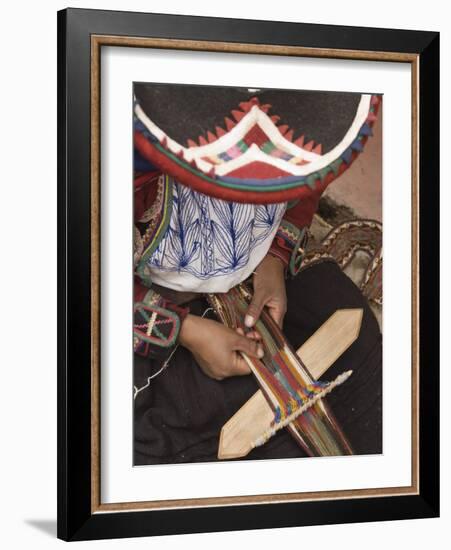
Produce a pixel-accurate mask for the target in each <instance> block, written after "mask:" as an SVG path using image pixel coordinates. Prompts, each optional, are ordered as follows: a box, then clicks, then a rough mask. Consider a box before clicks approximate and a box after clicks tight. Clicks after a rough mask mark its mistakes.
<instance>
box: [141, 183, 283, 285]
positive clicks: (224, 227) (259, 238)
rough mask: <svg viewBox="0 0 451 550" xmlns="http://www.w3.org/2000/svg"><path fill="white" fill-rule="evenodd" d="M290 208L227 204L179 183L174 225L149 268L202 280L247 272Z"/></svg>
mask: <svg viewBox="0 0 451 550" xmlns="http://www.w3.org/2000/svg"><path fill="white" fill-rule="evenodd" d="M285 208H286V204H270V205H253V204H241V203H232V202H227V201H223V200H220V199H215V198H212V197H208V196H207V195H203V194H201V193H197V192H196V191H194V190H192V189H190V188H188V187H185V186H183V185H181V184H179V183H177V182H176V181H174V182H173V206H172V215H171V221H170V224H169V227H168V229H167V231H166V234H165V235H164V237H163V239H162V241H161V242H160V244H159V246H158V248H157V249H156V250H155V252H154V253H153V255H152V256H151V257H150V259H149V261H148V265H149V267H150V268H152V267H153V268H156V269H158V270H161V271H170V272H179V273H183V272H185V273H190V274H191V275H193V276H195V277H197V278H199V279H207V278H210V277H215V276H219V275H225V274H227V273H230V272H232V271H236V270H238V269H241V268H242V267H244V266H245V265H246V264H247V263H248V261H249V257H250V254H251V252H252V250H253V249H254V248H255V247H256V246H258V245H259V244H261V243H262V242H263V241H264V240H265V239H266V238H267V237H268V236H269V235H270V234H271V232H272V231H273V230H274V229H275V226H276V225H277V226H278V225H279V223H280V220H281V218H282V216H283V213H284V212H285Z"/></svg>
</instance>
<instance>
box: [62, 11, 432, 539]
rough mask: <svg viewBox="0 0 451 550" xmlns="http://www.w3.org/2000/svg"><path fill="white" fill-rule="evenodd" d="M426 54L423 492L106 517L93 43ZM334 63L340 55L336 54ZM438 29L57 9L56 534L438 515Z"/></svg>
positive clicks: (422, 74)
mask: <svg viewBox="0 0 451 550" xmlns="http://www.w3.org/2000/svg"><path fill="white" fill-rule="evenodd" d="M93 35H105V36H107V35H108V36H121V37H124V36H128V37H153V38H161V39H173V40H191V41H200V42H202V41H216V42H225V43H240V44H267V45H279V46H297V47H304V48H321V49H330V50H340V51H342V52H349V51H356V52H359V51H366V52H379V54H380V55H381V56H382V57H383V55H384V54H385V53H390V52H397V53H399V54H412V55H414V56H416V58H417V65H416V66H417V69H418V87H417V90H416V93H417V99H418V113H419V116H418V121H417V123H418V158H417V159H415V158H414V162H415V160H416V162H418V166H419V168H418V190H419V197H418V199H419V212H418V215H419V237H418V238H419V242H418V245H419V278H418V281H419V283H418V284H419V287H418V304H417V305H418V308H419V315H418V327H419V331H418V334H419V363H418V364H419V386H418V403H419V413H420V414H419V425H418V433H419V439H418V444H419V457H418V463H417V467H418V476H419V488H418V494H415V495H410V494H409V495H396V496H386V495H385V496H376V497H368V498H357V499H355V498H354V499H353V498H339V499H333V500H324V501H322V500H315V501H310V502H285V503H265V504H251V505H243V504H240V505H227V506H219V507H213V506H206V507H198V508H186V509H183V508H172V509H153V510H135V511H129V510H126V509H123V510H121V511H114V512H107V513H97V512H96V511H95V510H94V511H93V507H92V445H93V444H94V442H93V440H92V438H91V437H90V435H89V434H91V397H92V394H91V392H92V390H91V388H92V372H91V353H92V327H91V320H92V319H91V315H92V309H91V305H92V304H91V296H92V294H91V293H92V287H91V284H92V279H91V258H92V253H93V251H92V248H91V223H90V222H91V212H92V211H91V185H90V181H91V177H92V173H91V138H92V136H91V105H92V104H91V54H92V49H91V47H92V46H91V37H92V36H93ZM330 57H334V55H333V54H331V55H330ZM438 212H439V33H436V32H423V31H408V30H391V29H376V28H357V27H342V26H330V25H313V24H300V23H280V22H271V21H250V20H239V19H219V18H208V17H191V16H175V15H160V14H146V13H131V12H114V11H101V10H84V9H67V10H63V11H60V12H59V13H58V537H59V538H61V539H64V540H87V539H100V538H116V537H135V536H149V535H165V534H179V533H200V532H213V531H231V530H241V529H260V528H276V527H289V526H301V525H316V524H332V523H351V522H366V521H382V520H394V519H413V518H427V517H436V516H438V515H439V330H438V327H439V267H438V266H439V218H438Z"/></svg>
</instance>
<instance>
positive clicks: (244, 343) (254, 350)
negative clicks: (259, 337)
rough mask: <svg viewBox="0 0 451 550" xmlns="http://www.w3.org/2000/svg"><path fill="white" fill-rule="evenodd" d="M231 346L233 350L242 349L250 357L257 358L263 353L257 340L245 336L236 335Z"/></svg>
mask: <svg viewBox="0 0 451 550" xmlns="http://www.w3.org/2000/svg"><path fill="white" fill-rule="evenodd" d="M233 348H234V351H242V352H243V353H246V354H247V355H250V356H251V357H258V358H259V359H261V358H262V357H263V355H264V351H263V348H262V346H261V345H260V344H259V343H258V342H257V341H255V340H252V339H251V338H246V337H245V336H240V335H239V336H237V338H236V341H235V342H234V346H233Z"/></svg>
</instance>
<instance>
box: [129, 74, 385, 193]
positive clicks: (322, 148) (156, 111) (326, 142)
mask: <svg viewBox="0 0 451 550" xmlns="http://www.w3.org/2000/svg"><path fill="white" fill-rule="evenodd" d="M134 102H135V103H134V116H135V119H134V120H135V124H134V144H135V151H136V156H135V170H140V169H144V168H145V167H146V166H147V167H154V168H157V169H159V170H162V171H164V172H165V173H167V174H169V175H170V176H172V177H174V178H176V179H177V181H179V182H180V183H182V184H184V185H187V186H189V187H192V188H194V189H196V190H197V191H199V192H203V193H207V194H209V195H212V196H216V197H218V198H222V199H225V200H230V201H238V202H261V203H275V202H284V201H291V200H295V199H301V198H303V197H307V196H309V195H311V194H312V192H313V193H315V194H316V193H319V194H320V193H322V191H323V190H324V189H325V188H326V187H327V185H328V184H329V183H330V182H331V181H332V180H333V179H335V178H336V177H338V176H339V175H340V174H342V173H343V172H344V171H345V170H346V169H347V168H348V167H349V166H350V165H351V164H352V162H353V161H354V159H355V158H356V157H357V155H358V154H359V153H360V152H361V151H362V150H363V148H364V145H365V143H366V141H367V139H368V137H369V136H371V135H372V126H373V123H374V121H375V119H376V115H377V111H378V108H379V105H380V102H381V96H379V95H372V94H360V93H348V92H324V91H304V90H281V89H247V88H231V87H230V88H229V87H216V86H193V85H177V84H155V83H135V84H134Z"/></svg>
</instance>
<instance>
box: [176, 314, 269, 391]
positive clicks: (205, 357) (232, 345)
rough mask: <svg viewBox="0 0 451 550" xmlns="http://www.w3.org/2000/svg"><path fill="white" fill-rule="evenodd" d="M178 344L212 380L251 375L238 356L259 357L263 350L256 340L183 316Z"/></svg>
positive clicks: (215, 324) (209, 320)
mask: <svg viewBox="0 0 451 550" xmlns="http://www.w3.org/2000/svg"><path fill="white" fill-rule="evenodd" d="M179 341H180V344H181V345H182V346H184V347H186V348H188V349H189V350H190V351H191V353H192V354H193V355H194V358H195V359H196V361H197V363H198V365H199V366H200V368H201V369H202V370H203V371H204V373H205V374H206V375H207V376H209V377H210V378H214V379H215V380H222V379H224V378H227V377H229V376H242V375H245V374H249V373H250V372H251V371H250V368H249V367H248V365H247V363H246V361H245V360H244V359H243V357H242V356H241V354H240V352H244V353H246V354H247V355H249V356H251V357H258V358H262V357H263V349H262V347H261V346H260V345H259V343H258V341H257V339H255V338H252V337H247V336H244V335H243V334H242V332H241V331H240V332H238V331H234V330H232V329H231V328H228V327H226V326H224V325H222V324H221V323H218V322H217V321H213V320H211V319H205V318H202V317H197V316H196V315H187V316H186V318H185V320H184V321H183V324H182V327H181V330H180V337H179Z"/></svg>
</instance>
